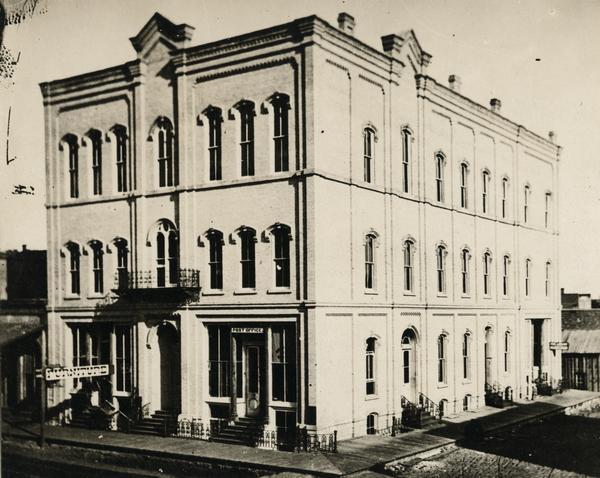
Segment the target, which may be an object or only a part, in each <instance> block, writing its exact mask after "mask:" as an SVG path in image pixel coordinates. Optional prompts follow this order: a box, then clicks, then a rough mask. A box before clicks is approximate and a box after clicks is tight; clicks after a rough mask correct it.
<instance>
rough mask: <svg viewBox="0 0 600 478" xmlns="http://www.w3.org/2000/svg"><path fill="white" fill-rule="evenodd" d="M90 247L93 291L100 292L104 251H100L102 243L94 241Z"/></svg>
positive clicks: (102, 282) (101, 290) (102, 286)
mask: <svg viewBox="0 0 600 478" xmlns="http://www.w3.org/2000/svg"><path fill="white" fill-rule="evenodd" d="M91 249H92V275H93V282H94V293H95V294H101V293H102V292H104V253H103V251H102V243H100V242H94V243H93V244H92V245H91Z"/></svg>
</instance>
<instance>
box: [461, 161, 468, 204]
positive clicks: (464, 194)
mask: <svg viewBox="0 0 600 478" xmlns="http://www.w3.org/2000/svg"><path fill="white" fill-rule="evenodd" d="M468 178H469V166H468V165H467V163H461V164H460V207H462V208H465V209H466V208H467V207H468V198H469V190H468V182H467V181H468Z"/></svg>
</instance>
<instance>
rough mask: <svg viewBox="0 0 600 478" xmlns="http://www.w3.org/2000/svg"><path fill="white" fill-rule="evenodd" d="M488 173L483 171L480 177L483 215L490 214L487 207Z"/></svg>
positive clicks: (488, 206)
mask: <svg viewBox="0 0 600 478" xmlns="http://www.w3.org/2000/svg"><path fill="white" fill-rule="evenodd" d="M489 188H490V172H489V171H484V172H483V173H482V175H481V211H482V212H483V213H484V214H487V213H489V212H490V205H489Z"/></svg>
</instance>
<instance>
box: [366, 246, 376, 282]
mask: <svg viewBox="0 0 600 478" xmlns="http://www.w3.org/2000/svg"><path fill="white" fill-rule="evenodd" d="M375 241H376V237H375V235H374V234H367V235H366V237H365V289H375Z"/></svg>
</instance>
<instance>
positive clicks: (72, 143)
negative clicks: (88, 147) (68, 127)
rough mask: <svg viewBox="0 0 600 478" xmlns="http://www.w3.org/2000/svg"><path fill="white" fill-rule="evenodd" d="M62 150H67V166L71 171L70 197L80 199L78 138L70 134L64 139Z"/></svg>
mask: <svg viewBox="0 0 600 478" xmlns="http://www.w3.org/2000/svg"><path fill="white" fill-rule="evenodd" d="M61 147H62V148H66V152H67V166H68V171H69V197H70V198H71V199H76V198H78V197H79V144H78V142H77V137H76V136H75V135H72V134H68V135H66V136H65V137H64V139H63V145H61Z"/></svg>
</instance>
